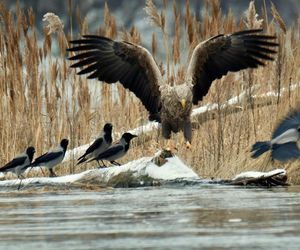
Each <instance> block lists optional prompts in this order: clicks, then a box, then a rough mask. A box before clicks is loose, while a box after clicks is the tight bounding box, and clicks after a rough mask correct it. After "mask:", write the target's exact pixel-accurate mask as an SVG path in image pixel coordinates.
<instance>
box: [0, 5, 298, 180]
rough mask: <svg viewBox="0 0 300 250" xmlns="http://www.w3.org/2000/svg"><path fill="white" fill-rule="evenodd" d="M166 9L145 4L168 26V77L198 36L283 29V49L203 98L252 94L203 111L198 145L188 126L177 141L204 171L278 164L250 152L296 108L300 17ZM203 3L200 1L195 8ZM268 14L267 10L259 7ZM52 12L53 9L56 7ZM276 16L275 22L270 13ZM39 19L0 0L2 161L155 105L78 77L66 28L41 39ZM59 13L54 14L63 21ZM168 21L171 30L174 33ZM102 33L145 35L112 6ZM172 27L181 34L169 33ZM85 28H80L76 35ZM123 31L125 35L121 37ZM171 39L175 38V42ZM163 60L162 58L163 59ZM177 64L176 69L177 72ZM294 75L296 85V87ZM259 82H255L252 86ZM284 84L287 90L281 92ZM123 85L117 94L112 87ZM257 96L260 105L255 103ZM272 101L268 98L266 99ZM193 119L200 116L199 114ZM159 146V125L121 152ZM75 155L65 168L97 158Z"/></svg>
mask: <svg viewBox="0 0 300 250" xmlns="http://www.w3.org/2000/svg"><path fill="white" fill-rule="evenodd" d="M164 6H165V7H164V9H163V10H162V11H161V12H158V10H157V9H156V8H155V5H153V3H152V1H150V0H149V1H147V7H146V10H147V13H148V15H149V16H150V20H152V23H153V25H155V26H158V27H159V28H160V29H161V32H162V34H163V36H162V37H163V40H164V41H163V42H162V45H160V46H166V47H167V48H170V50H167V49H166V51H167V53H166V60H165V61H166V62H167V66H166V69H163V68H162V70H164V71H165V70H166V72H167V74H166V76H169V75H172V74H173V72H175V69H176V71H177V72H175V73H176V74H175V75H176V77H178V78H180V77H182V76H183V74H184V72H185V69H186V68H185V65H186V62H185V61H184V60H183V58H184V57H182V55H183V54H184V52H188V54H189V55H190V54H191V51H192V49H193V48H194V47H195V46H196V45H197V43H198V42H200V41H202V40H204V39H207V38H208V37H210V36H212V35H216V34H218V33H232V32H233V31H237V30H241V29H246V28H253V27H260V26H261V25H262V26H263V27H264V29H265V32H266V33H267V34H276V35H277V37H278V42H279V44H280V47H279V50H278V56H277V58H276V60H275V61H274V62H272V63H268V65H267V66H266V67H263V68H259V69H256V70H245V71H242V72H240V73H234V74H228V75H227V76H226V77H223V78H222V79H220V80H217V81H215V82H214V84H213V86H212V88H211V89H210V91H209V93H208V95H207V96H206V97H205V98H204V100H203V102H202V103H201V105H204V104H207V103H217V104H218V105H219V107H221V105H222V104H224V103H225V102H226V100H228V99H229V98H231V97H234V96H238V95H239V94H240V93H241V92H242V91H244V90H247V97H246V98H245V99H243V101H241V102H240V103H239V104H238V105H236V108H237V109H238V111H236V110H235V111H234V112H231V108H232V107H228V108H225V109H221V108H218V109H216V110H215V111H214V112H213V114H212V113H208V114H207V115H205V116H204V118H205V119H204V121H202V122H201V125H200V126H198V128H197V129H195V131H194V138H193V147H192V149H191V150H186V149H185V148H184V146H183V145H184V143H181V142H183V138H182V135H181V134H178V135H176V136H174V139H175V140H176V141H177V143H178V152H177V154H178V155H179V156H180V157H181V158H182V159H183V160H184V161H185V162H186V163H187V164H188V165H190V166H192V167H193V169H194V170H195V171H197V172H198V173H199V175H201V176H203V177H221V178H231V177H233V176H234V175H235V174H237V173H240V172H242V171H248V170H268V169H270V168H274V167H275V166H274V165H272V164H271V163H270V162H269V161H268V155H265V156H264V157H262V158H261V159H259V160H252V159H251V158H250V152H249V151H250V147H251V145H252V144H253V143H254V142H255V141H256V140H266V139H268V138H270V136H271V133H272V130H273V128H274V126H275V125H276V124H277V122H278V120H279V119H281V118H282V117H283V116H284V115H285V114H286V113H287V112H288V111H289V110H290V109H291V108H293V107H296V105H297V104H298V103H297V100H298V99H299V96H300V88H299V82H300V74H299V70H298V69H299V67H300V46H299V44H300V37H299V36H300V33H299V31H300V17H299V19H298V22H297V23H295V25H294V26H292V27H287V26H286V25H285V23H284V20H283V19H282V18H281V17H280V14H279V12H278V11H277V10H276V8H275V6H272V14H273V17H272V18H271V19H270V18H269V19H267V16H266V14H265V15H264V16H262V17H259V18H258V17H257V15H256V10H255V6H254V4H250V5H249V10H248V12H247V13H246V14H245V15H244V16H241V17H240V16H238V17H235V16H233V14H232V12H231V11H229V12H228V13H222V12H221V10H220V7H219V1H218V0H214V1H207V3H206V5H205V6H203V8H204V15H203V18H202V19H201V20H200V21H198V20H196V17H195V13H194V10H192V9H190V7H189V1H188V0H187V1H186V9H185V10H182V11H179V9H178V8H177V7H176V5H175V4H174V5H173V6H172V5H171V4H169V5H167V4H165V5H164ZM166 8H173V14H174V16H173V17H169V16H167V14H166ZM197 11H198V10H197ZM262 12H263V13H266V10H265V9H264V10H263V11H262ZM77 16H78V19H79V20H80V23H81V25H80V29H81V33H87V29H88V28H87V23H86V19H85V18H81V16H80V12H79V11H78V15H77ZM52 17H53V16H52ZM168 18H173V20H174V22H173V23H174V27H167V26H166V19H168ZM268 20H269V21H268ZM41 21H42V20H36V18H35V16H34V13H33V11H32V10H31V9H29V10H21V9H20V8H19V6H17V8H16V12H14V13H13V12H11V11H8V10H7V9H6V8H5V6H4V5H0V29H1V32H0V68H1V69H0V82H1V83H0V101H1V109H0V152H1V154H0V163H1V164H0V165H3V164H4V163H5V162H7V161H8V160H10V159H12V157H13V156H14V155H15V154H16V153H18V152H21V151H23V150H24V149H25V148H26V147H27V146H28V145H34V146H35V147H36V149H37V152H36V154H37V155H40V154H41V153H43V152H45V151H46V150H48V149H49V147H51V146H56V145H57V144H58V142H59V141H60V139H61V138H63V137H65V138H69V139H70V146H69V147H70V148H74V147H77V146H79V145H82V144H86V143H89V142H91V141H92V140H93V139H94V138H95V137H96V136H97V135H98V133H99V132H100V130H101V129H102V126H103V124H104V123H105V122H112V123H113V125H114V138H115V139H118V138H119V137H120V135H121V133H122V132H124V131H126V130H129V129H132V128H135V127H137V126H140V125H142V124H145V123H146V122H147V117H148V114H147V112H146V110H145V108H144V107H143V106H142V104H141V103H140V102H139V100H138V99H137V98H136V97H135V96H134V95H133V94H131V93H129V92H128V91H125V90H124V89H123V87H122V86H121V85H119V84H117V87H114V86H109V85H107V84H103V85H102V87H100V84H99V83H98V82H97V81H94V80H87V79H86V77H84V76H81V77H80V76H77V75H76V74H75V73H76V72H75V70H73V69H70V68H69V66H70V62H69V61H68V60H66V56H67V55H66V54H65V53H66V52H65V51H66V50H65V49H66V47H67V40H70V38H71V34H65V33H64V32H63V30H62V27H61V29H60V28H59V22H55V23H56V25H58V26H55V27H53V28H52V29H51V26H49V25H51V23H48V25H47V26H45V28H44V41H43V44H42V45H41V44H39V43H38V40H37V34H36V28H35V25H36V22H41ZM56 21H57V20H56ZM167 29H174V32H172V31H171V30H167ZM98 33H99V34H101V35H105V36H109V37H113V38H119V39H121V38H122V39H125V40H128V41H131V42H136V43H143V41H142V38H141V36H140V34H139V31H138V30H137V29H136V28H135V27H132V29H130V30H127V31H124V30H123V31H122V33H121V34H120V33H118V26H117V23H116V19H115V18H114V17H113V14H112V13H110V11H109V6H107V5H105V18H104V20H103V23H102V24H101V25H100V26H99V29H98ZM172 33H174V37H170V36H168V35H167V34H172ZM73 35H74V37H79V34H76V35H75V34H73ZM118 35H119V36H118ZM157 43H160V41H158V39H157V34H153V36H152V50H153V53H154V54H155V55H156V54H157V48H158V45H157ZM168 44H170V46H168ZM53 46H58V47H59V51H60V53H59V56H58V57H55V56H53V55H52V54H51V49H52V47H53ZM156 59H157V58H156ZM171 70H172V71H173V72H172V74H170V71H171ZM293 84H297V86H296V88H292V86H293ZM252 86H256V88H255V89H256V90H255V91H254V90H252V89H253V88H251V87H252ZM283 88H284V89H285V90H286V91H285V92H282V90H283ZM116 89H117V90H118V92H117V96H118V98H115V97H114V96H115V93H116V92H115V90H116ZM269 91H273V92H274V93H279V94H280V95H277V96H276V95H274V97H266V100H265V102H264V101H263V102H262V103H263V104H261V99H257V98H254V95H259V94H263V93H267V92H269ZM258 104H259V105H258ZM266 104H268V105H266ZM195 121H196V120H195ZM161 145H162V141H161V139H160V136H159V131H154V132H152V133H151V134H145V135H141V136H140V137H139V139H138V140H137V141H136V142H134V143H133V147H132V149H131V150H130V152H129V154H128V155H127V156H126V157H124V159H122V160H121V162H127V161H129V160H132V159H136V158H138V157H142V156H145V155H153V153H155V152H156V151H157V150H158V149H159V148H160V147H161ZM76 158H77V156H75V155H74V157H73V160H72V161H70V162H66V163H64V164H63V165H62V166H61V168H60V172H59V171H58V173H59V174H67V173H74V172H80V171H83V170H85V169H86V168H90V167H93V166H94V165H93V164H89V165H83V166H80V167H76V166H75V162H76V161H75V159H76ZM278 166H279V167H284V168H286V169H287V170H288V176H289V178H290V182H293V183H300V174H299V173H300V172H299V168H300V167H299V166H298V163H297V161H296V162H293V163H288V164H285V165H278Z"/></svg>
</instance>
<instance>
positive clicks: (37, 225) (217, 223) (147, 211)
mask: <svg viewBox="0 0 300 250" xmlns="http://www.w3.org/2000/svg"><path fill="white" fill-rule="evenodd" d="M0 208H1V213H0V239H1V241H0V248H1V249H20V248H22V249H38V248H39V249H40V248H43V249H54V248H59V249H87V248H90V249H100V248H101V249H130V248H132V249H143V248H144V249H154V248H155V249H183V248H184V249H190V248H194V249H199V248H206V249H241V248H243V249H253V248H255V249H298V246H299V244H300V237H299V236H300V226H299V225H300V187H288V188H276V189H254V188H252V189H244V188H234V187H224V186H218V185H198V186H185V187H182V186H180V187H179V186H168V187H151V188H137V189H114V190H112V189H107V190H103V191H101V192H83V191H82V190H66V191H64V192H62V191H60V192H59V191H55V192H42V193H41V192H29V191H24V192H10V193H8V192H0Z"/></svg>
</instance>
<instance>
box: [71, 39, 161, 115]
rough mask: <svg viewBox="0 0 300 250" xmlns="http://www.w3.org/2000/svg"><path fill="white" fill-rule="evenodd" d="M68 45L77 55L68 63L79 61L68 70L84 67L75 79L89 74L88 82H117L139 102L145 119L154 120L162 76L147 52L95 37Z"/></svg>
mask: <svg viewBox="0 0 300 250" xmlns="http://www.w3.org/2000/svg"><path fill="white" fill-rule="evenodd" d="M71 44H73V45H74V46H73V47H72V48H69V49H68V51H73V52H78V54H77V55H75V56H72V57H70V58H69V59H70V60H79V61H78V62H77V63H75V64H73V65H71V67H73V68H77V67H84V68H83V69H82V70H81V71H80V72H78V74H79V75H81V74H90V75H89V76H88V78H89V79H92V78H97V79H98V80H100V81H105V82H107V83H115V82H117V81H119V82H120V83H121V84H122V85H123V86H124V87H125V88H127V89H129V90H130V91H132V92H133V93H134V94H135V95H136V96H137V97H138V98H139V99H140V100H141V102H142V103H143V105H144V106H145V108H146V109H147V110H148V112H149V114H150V116H149V119H150V120H151V119H156V116H157V115H158V112H159V109H160V91H159V82H160V81H161V77H162V76H161V73H160V71H159V68H158V66H157V64H156V63H155V61H154V59H153V57H152V55H151V54H150V53H149V51H148V50H147V49H145V48H143V47H141V46H138V45H135V44H132V43H128V42H118V41H114V40H111V39H109V38H106V37H101V36H95V35H85V36H83V39H80V40H74V41H71ZM157 119H159V118H157Z"/></svg>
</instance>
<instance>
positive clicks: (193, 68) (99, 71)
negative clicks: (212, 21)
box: [68, 29, 278, 143]
mask: <svg viewBox="0 0 300 250" xmlns="http://www.w3.org/2000/svg"><path fill="white" fill-rule="evenodd" d="M261 32H262V30H260V29H259V30H245V31H240V32H236V33H233V34H231V35H223V34H221V35H217V36H215V37H212V38H210V39H208V40H206V41H204V42H202V43H199V44H198V45H197V46H196V48H195V49H194V51H193V53H192V57H191V59H190V62H189V65H188V69H187V74H186V79H185V82H184V83H182V84H180V85H177V86H170V85H168V84H167V83H166V80H165V79H164V78H163V77H162V75H161V73H160V71H159V68H158V66H157V64H156V63H155V61H154V59H153V57H152V55H151V54H150V53H149V51H148V50H146V49H145V48H143V47H141V46H138V45H135V44H132V43H128V42H120V41H114V40H111V39H109V38H106V37H101V36H94V35H86V36H83V39H80V40H74V41H71V44H73V45H74V46H73V47H72V48H69V49H68V51H73V52H78V54H77V55H75V56H72V57H70V58H69V59H70V60H78V62H77V63H75V64H73V65H72V66H71V67H73V68H77V67H84V68H83V69H81V71H80V72H79V73H78V74H79V75H81V74H89V76H88V78H89V79H91V78H97V79H99V80H100V81H105V82H107V83H115V82H117V81H119V82H120V83H121V84H122V85H123V86H124V87H125V88H127V89H129V90H130V91H132V92H133V93H134V94H135V95H136V96H137V97H138V98H139V99H140V100H141V102H142V103H143V105H144V106H145V108H146V109H147V110H148V112H149V119H150V120H157V121H160V122H161V123H162V130H163V136H164V137H165V138H170V135H171V132H172V131H173V132H175V133H176V132H178V131H180V130H182V131H184V136H185V139H186V141H187V142H189V143H190V142H191V139H192V131H191V121H190V114H191V110H192V104H197V103H198V102H199V101H201V100H202V98H203V97H204V96H205V95H206V94H207V93H208V90H209V88H210V86H211V84H212V82H213V81H214V80H215V79H218V78H221V77H222V76H223V75H226V74H227V72H229V71H232V72H236V71H239V70H242V69H246V68H256V67H258V66H263V65H264V62H265V61H271V60H273V58H272V57H271V56H270V55H272V54H275V53H276V50H274V48H275V47H276V46H278V44H277V43H275V42H273V40H274V39H275V38H276V37H274V36H269V35H262V34H260V33H261Z"/></svg>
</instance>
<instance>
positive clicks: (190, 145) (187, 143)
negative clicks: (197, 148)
mask: <svg viewBox="0 0 300 250" xmlns="http://www.w3.org/2000/svg"><path fill="white" fill-rule="evenodd" d="M186 148H187V149H191V148H192V144H191V143H190V142H188V141H187V142H186Z"/></svg>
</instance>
